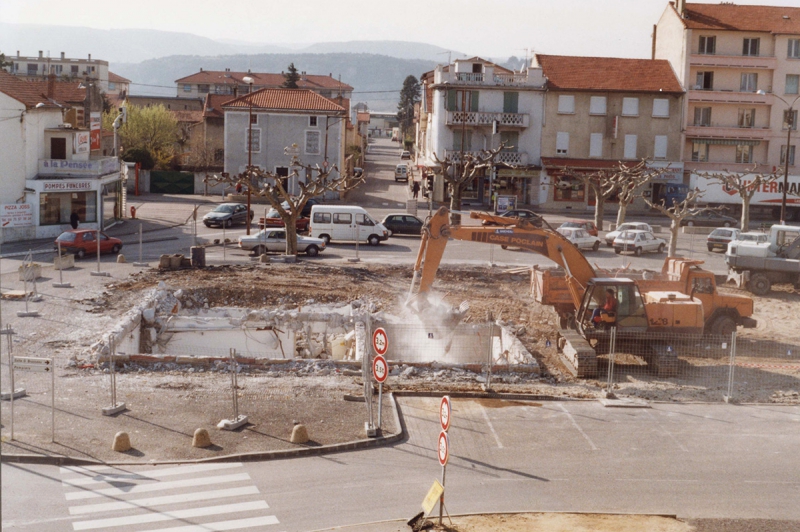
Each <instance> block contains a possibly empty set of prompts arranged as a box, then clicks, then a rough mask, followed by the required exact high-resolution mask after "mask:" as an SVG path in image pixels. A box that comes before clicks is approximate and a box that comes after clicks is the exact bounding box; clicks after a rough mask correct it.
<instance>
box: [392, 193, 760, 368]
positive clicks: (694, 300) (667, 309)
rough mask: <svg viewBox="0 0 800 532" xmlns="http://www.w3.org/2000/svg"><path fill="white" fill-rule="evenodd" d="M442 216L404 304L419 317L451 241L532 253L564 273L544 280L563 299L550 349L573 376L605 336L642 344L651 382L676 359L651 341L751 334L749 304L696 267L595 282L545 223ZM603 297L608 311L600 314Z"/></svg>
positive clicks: (601, 348)
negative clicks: (609, 302)
mask: <svg viewBox="0 0 800 532" xmlns="http://www.w3.org/2000/svg"><path fill="white" fill-rule="evenodd" d="M449 215H450V210H449V209H447V208H446V207H441V208H440V209H439V210H437V211H436V213H434V214H433V215H432V216H431V217H430V218H429V219H428V220H427V221H426V223H425V225H424V226H423V229H422V240H421V242H420V248H419V253H418V255H417V260H416V263H415V264H414V276H413V279H412V281H411V288H410V290H409V295H408V301H407V304H408V305H409V306H411V307H412V308H415V309H416V310H417V311H418V312H424V309H425V307H426V305H427V296H428V294H429V292H430V291H431V288H432V286H433V282H434V280H435V278H436V272H437V270H438V269H439V264H440V263H441V260H442V256H443V255H444V250H445V247H446V246H447V242H448V240H449V239H451V238H452V239H455V240H464V241H469V242H479V243H483V244H497V245H500V246H506V247H518V248H522V249H526V250H530V251H533V252H535V253H539V254H540V255H543V256H545V257H547V258H549V259H550V260H552V261H553V262H555V263H556V264H558V265H559V266H561V268H563V269H564V275H563V276H554V277H552V279H551V282H552V283H557V284H559V286H560V287H561V288H566V292H567V293H568V294H569V298H567V299H568V300H567V301H563V300H562V301H561V302H560V304H559V305H554V306H556V308H557V311H558V312H559V314H560V315H561V318H562V319H561V327H560V328H559V331H558V343H557V345H558V347H559V348H560V349H561V353H562V358H563V359H564V362H565V363H566V365H567V366H568V367H569V368H570V370H571V371H572V372H573V373H574V374H575V375H576V376H579V377H594V376H595V375H596V373H597V360H596V357H597V354H605V353H607V352H608V349H609V347H610V337H611V334H612V330H613V331H614V334H616V338H617V346H618V347H619V345H620V341H621V340H622V341H624V339H625V338H628V339H631V340H635V341H637V342H640V343H647V344H648V345H649V346H650V348H651V349H650V351H651V352H652V354H653V356H652V357H649V360H648V362H649V363H650V364H652V365H653V366H654V367H655V368H656V369H657V371H658V373H659V375H662V376H668V375H671V374H675V372H676V371H677V370H676V368H677V364H676V362H677V353H676V352H675V351H674V350H673V349H671V348H669V349H666V348H665V346H664V345H661V344H660V343H659V342H658V340H657V338H658V337H659V336H660V337H662V338H663V336H664V334H666V333H673V334H678V333H680V334H684V335H701V334H703V333H704V332H705V333H714V334H730V333H731V332H733V331H734V330H736V327H737V326H739V325H741V326H745V327H754V326H755V320H753V319H752V318H750V316H751V315H752V312H753V300H752V299H750V298H748V297H743V296H728V295H721V294H719V293H717V292H716V285H715V284H714V275H713V274H712V273H711V272H708V271H706V270H702V269H700V268H699V264H702V261H696V260H695V261H693V260H688V259H680V258H674V257H668V258H667V260H666V261H665V266H664V270H663V271H662V274H661V275H660V276H658V277H659V278H657V279H634V278H627V277H598V276H597V274H596V272H595V270H594V268H592V266H591V264H589V261H588V260H586V257H584V255H583V253H581V251H580V250H579V249H578V248H577V247H576V246H575V245H573V244H572V243H571V242H570V241H569V240H567V239H566V238H565V237H564V236H563V235H561V234H560V233H559V232H557V231H556V230H555V229H553V228H552V227H551V226H550V225H549V224H547V222H544V223H543V227H537V226H536V225H534V224H533V223H531V222H529V221H527V220H523V219H519V218H510V217H504V216H497V215H494V214H491V213H486V212H470V213H469V216H470V218H472V219H477V220H483V221H486V222H489V223H492V224H496V225H493V226H486V225H484V226H463V225H451V224H450V222H449ZM564 285H565V286H564ZM556 288H558V287H551V290H553V291H554V292H555V291H556ZM562 292H563V290H562ZM609 292H611V293H612V295H613V298H614V299H615V302H616V304H615V305H614V306H615V309H614V311H613V312H600V311H599V310H598V309H600V308H601V307H602V306H603V305H604V302H605V301H606V298H607V297H608V293H609ZM659 333H661V334H659Z"/></svg>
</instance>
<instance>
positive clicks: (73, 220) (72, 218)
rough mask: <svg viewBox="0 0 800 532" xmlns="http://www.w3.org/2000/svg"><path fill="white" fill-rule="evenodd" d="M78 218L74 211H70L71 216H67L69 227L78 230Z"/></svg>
mask: <svg viewBox="0 0 800 532" xmlns="http://www.w3.org/2000/svg"><path fill="white" fill-rule="evenodd" d="M78 222H79V216H78V213H77V212H76V211H72V214H70V215H69V225H71V226H72V228H73V229H77V228H78Z"/></svg>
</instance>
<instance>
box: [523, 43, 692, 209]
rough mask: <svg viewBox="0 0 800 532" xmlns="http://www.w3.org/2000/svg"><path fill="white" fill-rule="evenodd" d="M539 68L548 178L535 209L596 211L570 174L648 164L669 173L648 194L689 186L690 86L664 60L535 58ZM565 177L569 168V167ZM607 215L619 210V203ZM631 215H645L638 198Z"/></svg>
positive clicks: (608, 206)
mask: <svg viewBox="0 0 800 532" xmlns="http://www.w3.org/2000/svg"><path fill="white" fill-rule="evenodd" d="M533 66H534V67H537V68H540V69H541V71H542V73H543V75H544V77H545V78H546V79H547V87H546V88H547V93H546V96H545V104H544V120H543V123H542V133H541V139H542V152H541V153H542V155H541V157H542V167H543V170H542V174H541V180H540V183H539V186H538V190H537V194H535V195H534V200H533V201H532V203H535V204H538V205H539V206H541V207H549V208H557V209H559V210H562V209H569V210H576V211H585V210H592V209H593V208H594V205H595V203H596V198H595V197H594V196H593V191H592V189H591V188H589V187H586V186H585V185H584V184H583V183H582V181H580V180H575V179H574V178H570V174H574V173H584V174H591V173H593V172H596V171H598V170H603V169H613V168H615V167H618V166H619V164H620V162H624V163H627V164H636V163H638V162H639V161H641V160H642V159H648V160H649V161H650V162H649V165H650V166H651V167H654V168H665V169H666V170H665V171H664V172H663V173H662V174H661V176H660V178H659V179H657V180H655V181H654V182H653V183H651V184H650V185H648V187H647V189H646V190H643V194H644V195H646V196H651V197H658V196H659V195H660V190H659V189H660V187H663V186H664V185H665V184H666V183H670V182H682V181H683V164H682V161H681V133H680V128H681V120H682V116H681V111H682V103H683V93H684V91H683V88H682V87H681V84H680V83H679V81H678V79H677V77H676V75H675V73H674V72H673V70H672V67H670V64H669V62H667V61H665V60H650V59H621V58H611V57H572V56H558V55H542V54H536V55H535V56H534V60H533ZM567 168H568V170H566V171H565V169H567ZM606 209H607V210H609V211H612V210H615V209H616V206H615V204H614V198H611V199H610V200H609V201H608V202H607V203H606ZM630 209H631V211H632V212H636V210H645V209H646V205H645V204H644V202H642V201H641V200H636V201H635V202H634V203H633V204H632V205H631V206H630Z"/></svg>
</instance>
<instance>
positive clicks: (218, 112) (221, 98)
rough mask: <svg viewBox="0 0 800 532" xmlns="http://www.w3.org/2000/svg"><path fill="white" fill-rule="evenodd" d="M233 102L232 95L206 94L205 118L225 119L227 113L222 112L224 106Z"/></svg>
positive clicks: (204, 104)
mask: <svg viewBox="0 0 800 532" xmlns="http://www.w3.org/2000/svg"><path fill="white" fill-rule="evenodd" d="M231 100H233V96H231V95H230V94H206V100H205V102H204V103H203V116H204V117H205V118H224V117H225V113H223V112H222V104H224V103H225V102H229V101H231Z"/></svg>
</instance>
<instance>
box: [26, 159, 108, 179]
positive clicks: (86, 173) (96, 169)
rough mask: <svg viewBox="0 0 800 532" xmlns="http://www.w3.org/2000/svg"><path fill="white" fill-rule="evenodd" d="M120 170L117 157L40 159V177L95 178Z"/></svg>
mask: <svg viewBox="0 0 800 532" xmlns="http://www.w3.org/2000/svg"><path fill="white" fill-rule="evenodd" d="M114 172H119V160H118V159H117V158H116V157H102V158H100V159H92V160H88V161H78V160H61V159H39V177H81V178H95V177H100V176H104V175H107V174H111V173H114Z"/></svg>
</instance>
